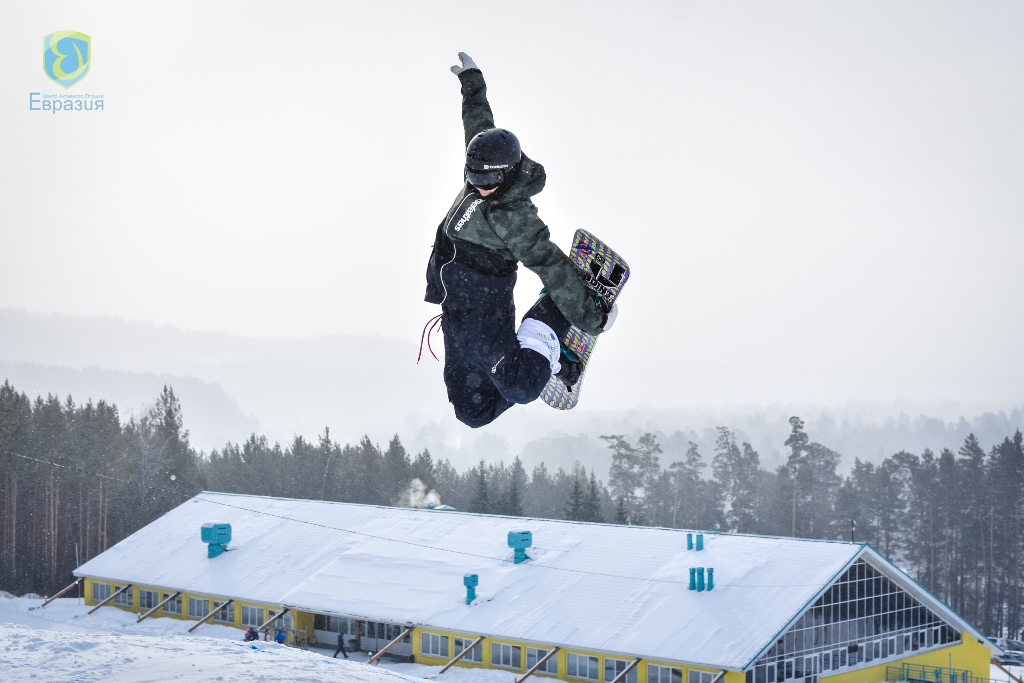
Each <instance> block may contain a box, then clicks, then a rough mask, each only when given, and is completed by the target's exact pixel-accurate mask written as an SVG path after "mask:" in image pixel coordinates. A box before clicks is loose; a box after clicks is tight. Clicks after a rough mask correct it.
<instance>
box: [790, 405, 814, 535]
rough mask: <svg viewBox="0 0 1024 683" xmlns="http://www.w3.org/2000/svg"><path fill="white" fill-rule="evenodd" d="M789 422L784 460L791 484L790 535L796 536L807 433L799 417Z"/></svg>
mask: <svg viewBox="0 0 1024 683" xmlns="http://www.w3.org/2000/svg"><path fill="white" fill-rule="evenodd" d="M789 424H790V425H791V427H792V431H791V432H790V434H789V438H787V439H786V444H785V445H787V446H789V447H790V454H789V459H788V460H787V461H786V468H787V469H788V470H789V476H790V479H791V481H792V485H793V499H792V526H791V528H790V536H793V537H796V508H797V499H798V496H799V493H800V485H801V481H800V475H801V473H802V470H803V469H804V466H805V465H806V461H807V442H808V438H807V434H806V433H805V432H804V421H803V420H801V419H800V418H799V417H795V416H794V417H791V418H789Z"/></svg>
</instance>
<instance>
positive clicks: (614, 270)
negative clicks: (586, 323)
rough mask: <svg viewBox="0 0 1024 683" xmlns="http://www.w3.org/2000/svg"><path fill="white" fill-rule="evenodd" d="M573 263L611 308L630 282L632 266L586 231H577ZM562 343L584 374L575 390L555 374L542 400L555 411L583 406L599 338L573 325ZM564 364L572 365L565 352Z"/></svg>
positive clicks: (542, 395)
mask: <svg viewBox="0 0 1024 683" xmlns="http://www.w3.org/2000/svg"><path fill="white" fill-rule="evenodd" d="M569 260H570V261H572V265H573V266H575V268H576V270H577V271H579V273H580V277H581V278H582V279H583V284H585V285H586V286H587V287H588V288H589V289H590V290H591V291H592V292H594V293H596V294H597V295H598V296H599V297H601V299H603V300H604V302H605V304H606V305H607V307H608V308H611V305H612V304H613V303H614V302H615V300H616V299H617V298H618V296H619V294H620V293H621V292H622V288H623V287H625V286H626V281H627V280H628V279H629V265H628V264H627V263H626V262H625V261H624V260H623V259H622V257H621V256H619V255H618V254H616V253H615V251H614V250H613V249H612V248H611V247H609V246H608V245H607V244H605V243H604V242H602V241H601V240H599V239H597V238H596V237H594V236H593V235H591V234H590V233H589V232H587V231H586V230H577V231H576V235H575V236H574V237H573V240H572V249H571V250H570V251H569ZM561 341H562V347H563V349H565V350H567V351H568V352H569V353H571V354H572V355H573V356H574V357H575V358H578V359H579V361H580V363H581V365H582V371H581V373H580V376H579V379H578V380H577V381H576V383H575V384H574V385H573V386H572V387H571V388H570V387H567V386H566V385H565V383H564V382H562V380H560V379H558V378H557V377H555V376H554V375H552V376H551V379H549V380H548V383H547V386H545V387H544V391H542V392H541V395H540V397H541V399H543V401H544V402H545V403H547V404H548V405H549V406H551V407H552V408H556V409H558V410H571V409H573V408H575V407H576V404H577V403H579V400H580V390H581V389H582V387H583V380H584V379H585V378H586V372H587V366H588V364H589V363H590V357H591V356H592V355H593V353H594V346H595V345H597V337H596V336H594V335H590V334H587V333H586V332H584V331H583V330H581V329H579V328H578V327H576V326H575V325H573V326H572V327H570V328H569V332H568V333H566V335H565V338H564V339H562V340H561ZM561 362H562V363H567V362H569V361H568V360H567V359H566V358H565V355H564V353H563V356H562V359H561Z"/></svg>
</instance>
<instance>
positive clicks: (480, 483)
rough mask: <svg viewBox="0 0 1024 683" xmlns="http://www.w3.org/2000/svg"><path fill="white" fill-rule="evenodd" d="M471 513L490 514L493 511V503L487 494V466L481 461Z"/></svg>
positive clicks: (470, 508)
mask: <svg viewBox="0 0 1024 683" xmlns="http://www.w3.org/2000/svg"><path fill="white" fill-rule="evenodd" d="M469 511H470V512H479V513H483V514H488V513H490V511H491V501H490V497H489V494H488V492H487V465H486V464H485V463H484V461H483V460H482V459H481V460H480V466H479V467H478V468H477V475H476V492H475V493H474V494H473V502H472V503H470V505H469Z"/></svg>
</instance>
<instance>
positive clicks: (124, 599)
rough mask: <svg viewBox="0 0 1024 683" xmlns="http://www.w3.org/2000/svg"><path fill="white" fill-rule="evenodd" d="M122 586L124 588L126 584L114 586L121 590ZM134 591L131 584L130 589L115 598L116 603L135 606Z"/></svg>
mask: <svg viewBox="0 0 1024 683" xmlns="http://www.w3.org/2000/svg"><path fill="white" fill-rule="evenodd" d="M122 588H124V586H114V590H115V591H119V590H121V589H122ZM133 591H134V589H133V588H131V587H130V586H129V588H128V590H126V591H125V592H123V593H121V594H119V595H118V596H117V597H116V598H114V604H115V605H121V606H123V607H134V606H135V601H134V600H132V592H133Z"/></svg>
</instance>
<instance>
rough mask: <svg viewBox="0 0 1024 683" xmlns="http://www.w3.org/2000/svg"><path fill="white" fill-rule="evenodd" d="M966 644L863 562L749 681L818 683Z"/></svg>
mask: <svg viewBox="0 0 1024 683" xmlns="http://www.w3.org/2000/svg"><path fill="white" fill-rule="evenodd" d="M958 642H960V632H959V631H957V630H955V629H953V628H952V627H951V626H950V625H949V624H947V623H946V622H945V621H943V620H942V619H940V618H939V617H938V616H936V615H935V614H934V613H933V612H932V611H931V610H929V609H928V608H926V607H924V606H923V605H922V604H921V603H920V602H918V601H917V600H915V599H914V598H913V597H912V596H910V595H909V594H907V593H906V591H904V590H902V589H901V588H898V587H897V586H896V584H894V583H893V582H891V581H889V579H887V578H886V577H885V576H883V575H882V574H881V573H880V572H879V571H878V570H876V569H875V568H874V567H872V566H871V565H869V564H868V563H867V562H865V561H863V560H858V561H857V562H856V563H854V564H853V565H851V566H850V568H849V569H847V570H846V572H844V573H843V575H842V576H841V577H839V580H838V581H836V583H835V584H833V585H832V587H831V588H829V589H828V590H827V591H825V594H824V595H822V596H821V597H820V598H818V600H817V601H816V602H815V603H814V605H813V606H812V607H811V608H810V609H809V610H807V611H806V612H805V613H804V614H803V616H801V617H800V619H798V620H797V622H796V623H795V624H793V626H792V628H790V629H789V630H788V631H786V633H785V634H784V635H783V636H782V637H781V638H779V640H778V641H777V642H776V643H775V644H774V645H773V646H772V647H771V648H770V649H769V650H768V652H767V653H765V655H764V656H763V657H761V659H759V660H758V661H757V663H756V664H755V665H754V668H753V669H752V670H751V671H748V672H747V683H783V682H784V681H791V680H798V679H804V680H805V681H807V683H817V678H818V676H819V675H823V674H824V675H827V674H829V673H831V672H833V671H840V670H844V669H850V668H853V667H857V666H860V665H862V664H865V663H868V662H874V661H875V660H882V661H880V662H878V663H879V664H881V663H882V662H884V661H885V660H892V659H896V658H900V657H903V656H904V653H910V652H914V651H917V650H927V649H932V648H937V647H942V646H944V645H948V644H951V643H958Z"/></svg>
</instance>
